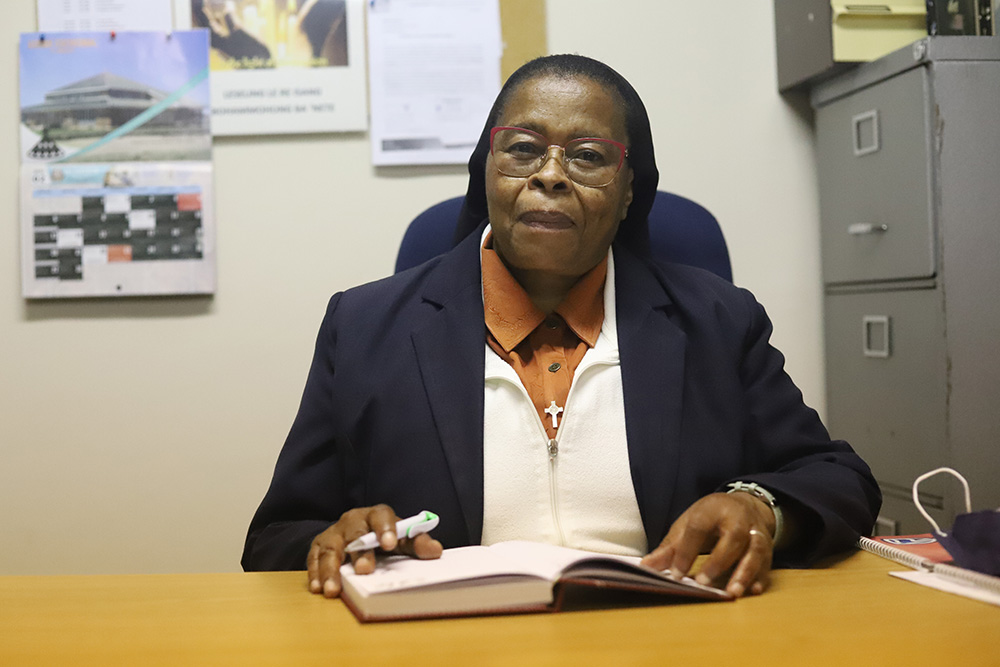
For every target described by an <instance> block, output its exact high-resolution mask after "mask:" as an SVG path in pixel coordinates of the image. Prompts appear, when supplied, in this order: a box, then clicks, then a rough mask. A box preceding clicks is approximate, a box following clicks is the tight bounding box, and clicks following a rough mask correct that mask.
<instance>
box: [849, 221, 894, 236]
mask: <svg viewBox="0 0 1000 667" xmlns="http://www.w3.org/2000/svg"><path fill="white" fill-rule="evenodd" d="M887 231H889V225H873V224H871V223H870V222H856V223H854V224H853V225H849V226H848V227H847V233H848V234H850V235H851V236H864V235H865V234H883V233H885V232H887Z"/></svg>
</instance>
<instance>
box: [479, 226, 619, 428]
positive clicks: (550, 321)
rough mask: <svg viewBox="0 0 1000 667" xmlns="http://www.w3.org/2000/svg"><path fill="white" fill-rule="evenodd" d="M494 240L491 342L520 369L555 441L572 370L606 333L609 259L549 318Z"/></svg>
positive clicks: (488, 299)
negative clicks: (504, 258)
mask: <svg viewBox="0 0 1000 667" xmlns="http://www.w3.org/2000/svg"><path fill="white" fill-rule="evenodd" d="M492 240H493V239H492V235H491V234H490V235H487V237H486V241H485V242H484V243H483V249H482V263H483V305H484V310H485V317H486V329H487V332H486V342H487V344H489V346H490V348H492V349H493V351H494V352H496V353H497V354H498V355H499V356H500V358H501V359H503V360H504V361H506V362H507V363H508V364H510V365H511V367H512V368H513V369H514V371H515V372H516V373H517V376H518V377H519V378H520V379H521V383H522V384H523V385H524V388H525V389H527V390H528V396H529V397H530V398H531V402H532V403H533V404H534V405H535V409H536V410H537V411H538V416H539V417H540V418H541V420H542V424H544V426H545V431H546V433H547V434H548V436H549V438H550V439H552V438H555V437H556V434H557V433H558V431H559V428H558V424H560V423H561V422H562V417H563V413H562V412H557V410H558V408H565V407H566V397H567V396H569V388H570V385H572V384H573V374H574V373H575V372H576V368H577V366H579V365H580V361H581V360H583V355H584V354H586V352H587V350H588V349H589V348H592V347H594V345H595V344H596V343H597V337H598V336H599V335H600V333H601V325H602V324H603V323H604V279H605V278H606V277H607V272H608V260H607V257H605V258H604V259H603V260H602V261H601V262H600V263H599V264H598V265H597V266H595V267H594V268H593V269H591V270H590V271H588V272H587V273H585V274H584V275H583V276H582V277H581V278H580V280H579V281H578V282H577V283H576V284H575V285H573V287H572V289H570V291H569V294H567V295H566V298H565V299H564V300H563V302H562V303H560V304H559V306H558V307H556V310H555V312H553V313H552V314H550V315H548V316H546V315H545V313H543V312H542V311H540V310H539V309H538V308H536V307H535V304H534V303H532V302H531V299H530V298H529V297H528V294H527V292H525V291H524V288H523V287H521V285H520V283H518V282H517V280H515V279H514V276H512V275H511V273H510V271H509V270H508V269H507V267H506V266H505V265H504V263H503V261H501V259H500V257H499V256H498V255H497V253H496V251H495V250H493V243H492ZM553 402H554V403H555V408H553V407H551V406H552V404H553ZM547 409H548V410H549V412H546V410H547ZM553 412H556V414H555V419H554V420H553V414H552V413H553ZM553 422H554V423H555V426H554V425H553Z"/></svg>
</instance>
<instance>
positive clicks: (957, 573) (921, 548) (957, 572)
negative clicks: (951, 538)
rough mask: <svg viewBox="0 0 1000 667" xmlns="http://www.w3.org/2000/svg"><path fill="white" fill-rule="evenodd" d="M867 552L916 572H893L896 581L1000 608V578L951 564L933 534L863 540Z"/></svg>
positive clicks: (861, 544)
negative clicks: (896, 578)
mask: <svg viewBox="0 0 1000 667" xmlns="http://www.w3.org/2000/svg"><path fill="white" fill-rule="evenodd" d="M858 546H859V547H861V548H862V549H864V550H865V551H870V552H872V553H874V554H877V555H879V556H882V557H883V558H888V559H890V560H894V561H896V562H897V563H902V564H903V565H906V566H908V567H911V568H913V569H914V570H915V571H914V572H890V573H889V574H891V575H892V576H894V577H898V578H900V579H905V580H907V581H912V582H913V583H916V584H920V585H921V586H928V587H930V588H936V589H938V590H941V591H945V592H947V593H955V594H956V595H963V596H965V597H968V598H973V599H975V600H981V601H982V602H988V603H990V604H995V605H1000V577H992V576H990V575H988V574H982V573H981V572H976V571H974V570H968V569H966V568H964V567H958V566H957V565H953V564H952V562H951V556H950V555H949V554H948V552H947V551H946V550H945V548H944V547H943V546H941V543H940V542H938V541H937V539H936V538H935V537H934V536H933V535H931V534H930V533H923V534H921V535H895V536H892V537H862V538H861V539H860V540H859V541H858Z"/></svg>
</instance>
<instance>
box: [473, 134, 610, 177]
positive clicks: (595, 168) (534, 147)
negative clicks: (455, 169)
mask: <svg viewBox="0 0 1000 667" xmlns="http://www.w3.org/2000/svg"><path fill="white" fill-rule="evenodd" d="M553 148H558V149H559V150H560V151H562V166H563V170H565V172H566V175H567V176H569V177H570V179H572V180H573V181H574V182H576V183H579V184H580V185H585V186H587V187H591V188H603V187H604V186H606V185H609V184H610V183H611V181H613V180H615V176H617V175H618V171H619V170H620V169H621V168H622V164H623V163H624V162H625V158H626V157H628V150H627V149H626V148H625V144H622V143H619V142H617V141H612V140H611V139H598V138H597V137H582V138H580V139H573V140H572V141H570V142H567V143H566V145H564V146H560V145H558V144H550V143H549V140H548V139H546V138H545V137H543V136H542V135H540V134H538V133H537V132H532V131H531V130H526V129H524V128H523V127H494V128H493V129H492V130H491V131H490V154H491V155H492V156H493V163H494V164H495V165H496V167H497V171H499V172H500V173H501V174H503V175H504V176H511V177H513V178H528V177H529V176H532V175H533V174H537V173H538V172H539V171H541V169H542V167H543V166H544V165H545V163H546V162H547V161H548V159H549V151H550V150H552V149H553Z"/></svg>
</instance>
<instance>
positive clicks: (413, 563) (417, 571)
mask: <svg viewBox="0 0 1000 667" xmlns="http://www.w3.org/2000/svg"><path fill="white" fill-rule="evenodd" d="M340 575H341V576H342V577H345V578H348V579H350V580H351V583H352V584H353V585H354V587H355V588H356V589H357V590H358V592H359V593H361V594H362V595H365V596H368V595H375V594H378V593H386V592H390V591H398V590H403V589H412V588H421V587H427V586H435V585H440V584H445V583H449V582H456V581H462V582H466V584H468V582H469V580H472V579H488V578H496V577H501V576H504V577H510V578H515V577H521V578H525V577H532V578H544V575H539V574H538V573H537V571H536V569H535V568H530V567H523V566H522V564H521V563H520V562H518V561H516V560H515V561H511V560H509V559H508V558H506V556H505V555H504V554H502V553H498V552H496V551H494V550H493V549H492V548H491V547H481V546H473V547H458V548H456V549H445V551H444V553H442V554H441V558H438V559H435V560H419V559H416V558H410V557H408V556H390V557H388V558H384V559H379V561H378V564H377V566H376V568H375V572H373V573H372V574H355V573H354V566H353V565H351V564H350V563H345V564H344V565H342V566H341V567H340Z"/></svg>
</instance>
